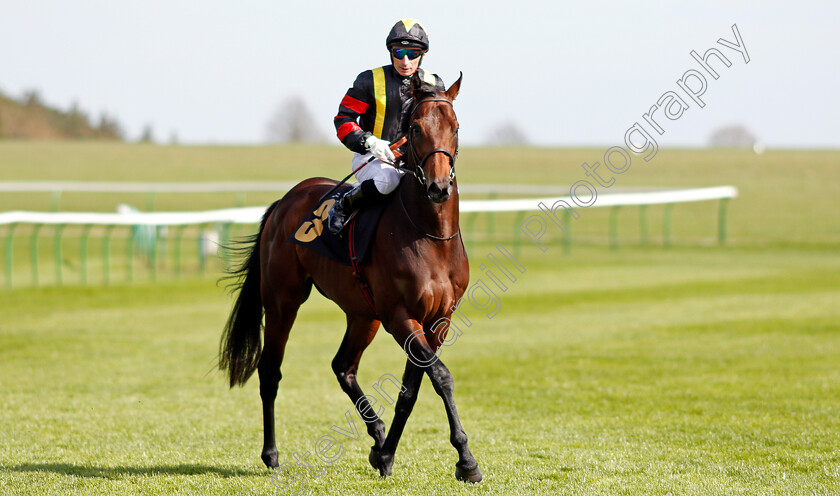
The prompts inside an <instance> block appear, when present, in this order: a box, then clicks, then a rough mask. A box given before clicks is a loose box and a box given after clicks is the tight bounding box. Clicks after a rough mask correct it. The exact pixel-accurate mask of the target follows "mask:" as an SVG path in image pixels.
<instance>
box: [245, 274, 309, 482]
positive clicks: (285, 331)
mask: <svg viewBox="0 0 840 496" xmlns="http://www.w3.org/2000/svg"><path fill="white" fill-rule="evenodd" d="M311 289H312V285H311V283H309V284H307V283H303V287H302V288H292V289H291V290H289V291H288V294H285V295H282V296H280V297H277V298H276V299H275V300H274V301H266V302H265V303H264V304H265V338H264V339H265V343H264V344H263V350H262V355H261V356H260V363H259V365H258V367H257V371H258V373H259V376H260V398H261V399H262V406H263V430H264V442H263V449H262V455H261V457H262V461H263V462H264V463H265V465H266V466H267V467H268V468H276V467H278V466H279V464H278V462H277V444H276V442H275V439H274V399H275V398H276V397H277V386H278V385H279V383H280V378H281V377H282V374H281V373H280V365H281V364H282V363H283V354H284V352H285V351H286V341H288V339H289V331H290V330H291V329H292V324H293V323H294V321H295V317H296V316H297V311H298V308H300V305H301V304H303V302H304V301H305V300H306V298H307V296H309V291H310V290H311Z"/></svg>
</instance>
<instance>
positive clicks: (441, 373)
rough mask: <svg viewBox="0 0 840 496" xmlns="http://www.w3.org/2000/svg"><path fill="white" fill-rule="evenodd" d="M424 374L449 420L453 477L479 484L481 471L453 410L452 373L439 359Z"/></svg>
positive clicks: (453, 388)
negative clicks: (453, 452)
mask: <svg viewBox="0 0 840 496" xmlns="http://www.w3.org/2000/svg"><path fill="white" fill-rule="evenodd" d="M426 373H427V374H428V375H429V379H431V380H432V385H434V387H435V391H436V392H437V394H438V395H439V396H440V397H441V398H442V399H443V404H444V406H445V407H446V416H447V418H448V419H449V433H450V435H449V440H450V442H451V443H452V446H454V447H455V449H456V450H458V463H456V464H455V477H456V478H457V479H458V480H461V481H468V482H480V481H481V479H482V476H481V471H480V470H479V469H478V463H477V462H476V461H475V458H474V457H473V455H472V453H471V452H470V448H469V446H467V434H466V433H465V432H464V428H463V427H461V420H460V419H459V418H458V410H457V409H456V408H455V395H454V392H455V381H454V379H453V378H452V373H451V372H449V369H448V368H446V365H444V364H443V362H441V361H440V360H439V359H438V360H436V361H435V362H434V363H433V364H431V365H429V366H428V367H426Z"/></svg>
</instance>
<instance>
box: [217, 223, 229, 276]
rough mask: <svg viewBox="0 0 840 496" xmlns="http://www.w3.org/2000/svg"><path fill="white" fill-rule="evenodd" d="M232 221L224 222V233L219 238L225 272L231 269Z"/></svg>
mask: <svg viewBox="0 0 840 496" xmlns="http://www.w3.org/2000/svg"><path fill="white" fill-rule="evenodd" d="M230 224H231V223H230V222H225V223H224V224H222V235H221V236H220V239H219V245H220V248H221V249H222V270H224V271H225V272H227V271H228V269H230Z"/></svg>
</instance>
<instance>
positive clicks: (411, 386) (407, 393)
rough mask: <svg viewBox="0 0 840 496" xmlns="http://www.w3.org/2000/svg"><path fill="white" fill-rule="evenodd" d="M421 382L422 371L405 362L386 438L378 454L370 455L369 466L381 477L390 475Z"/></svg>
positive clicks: (410, 362)
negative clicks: (401, 386) (399, 389)
mask: <svg viewBox="0 0 840 496" xmlns="http://www.w3.org/2000/svg"><path fill="white" fill-rule="evenodd" d="M422 381H423V369H422V368H420V367H418V366H417V365H415V364H414V363H413V362H412V361H411V360H408V361H406V363H405V373H404V374H403V378H402V385H403V388H402V390H401V391H400V394H399V396H398V397H397V404H396V406H395V407H394V420H393V421H392V422H391V428H390V429H388V437H387V438H386V439H385V444H384V445H383V447H382V450H381V451H380V452H379V453H378V454H375V453H374V452H373V450H371V453H370V464H371V465H373V468H376V469H379V475H381V476H383V477H385V476H388V475H391V468H392V467H393V465H394V453H396V451H397V445H398V444H399V442H400V437H401V436H402V433H403V429H404V428H405V423H406V422H407V421H408V417H409V415H411V411H412V410H413V409H414V403H415V402H416V401H417V393H418V392H419V391H420V384H421V383H422ZM377 455H378V456H377Z"/></svg>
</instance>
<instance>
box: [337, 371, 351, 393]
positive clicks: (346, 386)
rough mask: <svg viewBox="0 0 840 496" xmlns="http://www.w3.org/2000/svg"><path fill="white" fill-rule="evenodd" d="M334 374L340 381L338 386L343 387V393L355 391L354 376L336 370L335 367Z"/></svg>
mask: <svg viewBox="0 0 840 496" xmlns="http://www.w3.org/2000/svg"><path fill="white" fill-rule="evenodd" d="M333 372H335V378H336V380H337V381H338V385H339V386H341V390H342V391H345V392H348V391H351V390H352V389H353V382H354V378H355V375H354V374H352V373H350V372H346V371H343V370H336V369H335V367H333Z"/></svg>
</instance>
